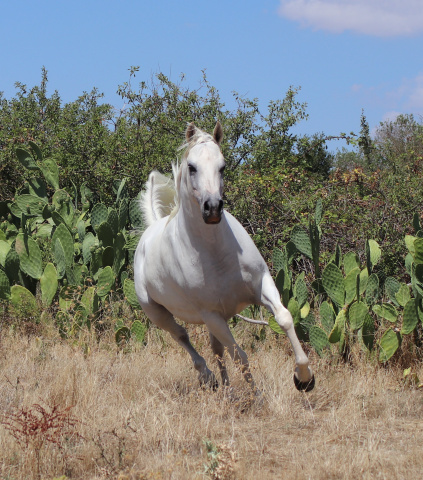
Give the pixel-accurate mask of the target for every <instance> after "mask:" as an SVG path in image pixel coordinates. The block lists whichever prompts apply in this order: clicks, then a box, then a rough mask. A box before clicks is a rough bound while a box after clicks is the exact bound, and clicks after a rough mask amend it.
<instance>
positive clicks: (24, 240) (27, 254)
mask: <svg viewBox="0 0 423 480" xmlns="http://www.w3.org/2000/svg"><path fill="white" fill-rule="evenodd" d="M15 250H16V252H17V254H18V255H19V261H20V267H21V270H22V271H23V272H24V273H26V274H27V275H28V276H30V277H32V278H35V279H36V280H39V279H40V278H41V275H42V274H43V265H42V257H41V250H40V247H39V246H38V243H37V242H35V241H34V240H33V239H32V238H31V237H28V236H26V235H24V234H23V233H20V234H19V235H18V236H17V237H16V243H15Z"/></svg>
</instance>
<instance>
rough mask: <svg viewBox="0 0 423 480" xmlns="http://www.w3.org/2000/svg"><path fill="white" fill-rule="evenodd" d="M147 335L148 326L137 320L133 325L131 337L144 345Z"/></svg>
mask: <svg viewBox="0 0 423 480" xmlns="http://www.w3.org/2000/svg"><path fill="white" fill-rule="evenodd" d="M146 333H147V325H146V324H145V323H141V322H140V321H139V320H135V321H134V322H133V323H132V325H131V337H133V338H135V340H136V341H137V342H139V343H144V339H145V334H146Z"/></svg>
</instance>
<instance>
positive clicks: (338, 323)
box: [329, 310, 346, 343]
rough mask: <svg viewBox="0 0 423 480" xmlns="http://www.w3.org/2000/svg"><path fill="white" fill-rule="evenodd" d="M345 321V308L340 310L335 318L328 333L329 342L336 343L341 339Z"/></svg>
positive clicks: (343, 333)
mask: <svg viewBox="0 0 423 480" xmlns="http://www.w3.org/2000/svg"><path fill="white" fill-rule="evenodd" d="M345 322H346V314H345V310H340V311H339V313H338V315H337V316H336V319H335V324H334V326H333V328H332V331H331V332H330V335H329V342H330V343H337V342H339V341H340V340H341V337H342V336H344V335H345Z"/></svg>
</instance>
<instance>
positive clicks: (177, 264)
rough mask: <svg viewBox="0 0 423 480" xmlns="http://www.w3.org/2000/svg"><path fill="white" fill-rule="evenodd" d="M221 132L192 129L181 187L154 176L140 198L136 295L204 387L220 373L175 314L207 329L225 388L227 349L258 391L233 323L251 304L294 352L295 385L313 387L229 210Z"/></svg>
mask: <svg viewBox="0 0 423 480" xmlns="http://www.w3.org/2000/svg"><path fill="white" fill-rule="evenodd" d="M222 135H223V132H222V127H221V125H220V123H219V122H217V124H216V127H215V129H214V132H213V136H212V135H209V134H207V133H205V132H203V131H201V130H200V129H198V128H197V127H195V125H194V124H190V125H189V126H188V128H187V130H186V143H185V145H183V147H181V148H185V151H184V154H183V157H182V160H181V164H180V166H179V167H174V177H175V182H176V185H175V184H174V182H173V181H172V180H171V179H169V178H168V177H165V176H163V175H161V174H160V173H158V172H156V171H153V172H152V173H151V174H150V176H149V179H148V182H147V184H146V189H145V192H144V194H143V195H142V197H141V208H142V210H143V213H144V219H145V222H146V224H147V227H148V228H147V229H146V230H145V232H144V233H143V235H142V237H141V240H140V242H139V244H138V247H137V250H136V253H135V260H134V275H135V290H136V293H137V296H138V300H139V302H140V304H141V307H142V308H143V310H144V312H145V313H146V314H147V315H148V317H149V318H150V320H151V321H152V322H153V323H154V324H155V325H157V326H158V327H160V328H162V329H164V330H167V331H168V332H169V333H170V334H171V336H172V337H173V338H174V339H175V340H176V341H177V342H178V343H179V344H180V345H181V346H182V347H183V348H184V349H185V350H186V351H187V352H188V353H189V354H190V356H191V358H192V361H193V363H194V367H195V369H196V370H197V371H198V372H199V376H198V378H199V380H200V383H201V384H208V385H210V386H212V387H213V388H216V387H217V381H216V378H215V376H214V374H213V373H212V372H211V371H210V370H209V369H208V367H207V365H206V361H205V360H204V358H203V357H202V356H201V355H199V353H198V352H197V351H196V350H195V349H194V347H193V346H192V345H191V343H190V341H189V337H188V334H187V332H186V330H185V329H184V328H183V327H182V326H181V325H179V324H178V323H176V321H175V317H176V318H178V319H180V320H183V321H184V322H187V323H195V324H205V325H206V326H207V328H208V330H209V333H210V341H211V347H212V350H213V353H214V354H215V355H216V358H217V362H218V365H219V369H220V374H221V377H222V382H223V384H224V385H229V378H228V374H227V371H226V368H225V363H224V361H223V354H224V350H225V348H226V349H227V350H228V352H229V354H230V356H231V357H232V359H233V360H234V361H236V362H239V363H240V364H241V369H242V372H243V374H244V377H245V379H246V380H247V381H248V382H249V383H251V385H252V386H253V387H254V382H253V379H252V376H251V373H250V370H249V365H248V359H247V355H246V354H245V352H244V351H243V350H242V349H241V348H240V347H239V345H238V344H237V343H236V342H235V340H234V338H233V336H232V333H231V331H230V329H229V327H228V324H227V321H228V320H229V319H230V318H231V317H233V316H234V315H236V314H238V313H239V312H241V311H242V310H243V309H244V308H246V307H247V306H248V305H251V304H256V305H263V306H265V307H266V308H267V309H268V310H269V311H270V312H271V313H272V314H273V315H274V317H275V319H276V321H277V323H278V324H279V325H280V326H281V328H282V329H283V331H284V332H285V333H286V335H287V337H288V338H289V340H290V342H291V345H292V348H293V350H294V354H295V363H296V368H295V373H294V382H295V385H296V387H297V388H298V389H299V390H306V391H309V390H311V389H312V388H313V387H314V375H313V373H312V371H311V369H310V367H309V362H308V358H307V356H306V354H305V353H304V351H303V349H302V348H301V345H300V342H299V341H298V338H297V335H296V333H295V329H294V324H293V321H292V317H291V314H290V313H289V311H288V310H287V309H286V308H285V307H284V306H283V305H282V303H281V301H280V296H279V293H278V290H277V288H276V287H275V284H274V282H273V279H272V277H271V275H270V273H269V270H268V268H267V265H266V263H265V261H264V260H263V258H262V256H261V255H260V253H259V251H258V250H257V248H256V246H255V245H254V243H253V241H252V240H251V238H250V236H249V235H248V233H247V232H246V231H245V230H244V228H243V227H242V226H241V224H240V223H239V222H238V221H237V220H236V219H235V218H234V217H233V216H232V215H231V214H230V213H228V212H227V211H225V210H224V209H223V200H222V191H223V171H224V168H225V160H224V158H223V155H222V153H221V151H220V147H219V145H220V142H221V140H222Z"/></svg>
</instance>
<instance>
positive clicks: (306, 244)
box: [291, 225, 313, 260]
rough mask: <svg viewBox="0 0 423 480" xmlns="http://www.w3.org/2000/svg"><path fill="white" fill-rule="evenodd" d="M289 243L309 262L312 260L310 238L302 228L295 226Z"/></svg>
mask: <svg viewBox="0 0 423 480" xmlns="http://www.w3.org/2000/svg"><path fill="white" fill-rule="evenodd" d="M291 241H292V242H293V243H294V245H295V247H296V248H297V250H298V251H299V252H301V253H302V254H303V255H305V256H306V257H308V258H310V259H311V260H312V259H313V254H312V249H311V242H310V238H309V236H308V234H307V232H306V231H305V230H304V228H302V227H300V226H298V225H295V226H294V228H293V229H292V233H291Z"/></svg>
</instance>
